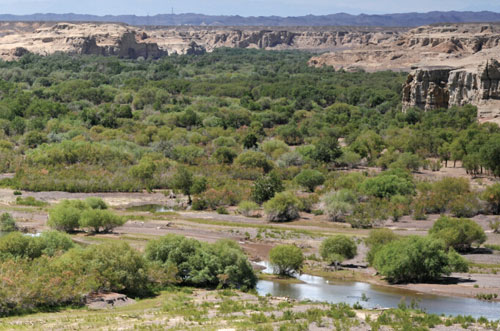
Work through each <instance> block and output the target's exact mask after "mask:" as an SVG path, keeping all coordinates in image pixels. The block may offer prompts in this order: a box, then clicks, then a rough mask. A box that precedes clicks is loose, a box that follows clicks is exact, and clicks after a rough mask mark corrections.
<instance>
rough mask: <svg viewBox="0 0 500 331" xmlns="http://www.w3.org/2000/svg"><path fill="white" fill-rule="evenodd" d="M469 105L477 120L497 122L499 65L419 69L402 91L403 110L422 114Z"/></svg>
mask: <svg viewBox="0 0 500 331" xmlns="http://www.w3.org/2000/svg"><path fill="white" fill-rule="evenodd" d="M466 104H472V105H475V106H477V107H478V116H479V118H480V119H484V120H493V121H498V120H499V119H500V63H499V62H498V60H496V59H490V60H487V61H485V62H484V63H483V64H481V65H479V66H476V67H467V68H458V69H454V68H419V69H417V70H415V71H413V72H412V73H410V75H409V76H408V80H407V81H406V84H405V86H404V87H403V109H404V110H406V109H408V108H411V107H418V108H421V109H424V110H432V109H437V108H448V107H451V106H463V105H466Z"/></svg>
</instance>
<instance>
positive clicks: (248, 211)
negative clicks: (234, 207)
mask: <svg viewBox="0 0 500 331" xmlns="http://www.w3.org/2000/svg"><path fill="white" fill-rule="evenodd" d="M257 209H259V205H258V204H256V203H255V202H253V201H242V202H240V204H239V205H238V212H239V213H240V214H242V215H243V216H245V217H252V216H254V212H255V211H256V210H257Z"/></svg>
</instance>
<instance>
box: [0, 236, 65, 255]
mask: <svg viewBox="0 0 500 331" xmlns="http://www.w3.org/2000/svg"><path fill="white" fill-rule="evenodd" d="M73 246H74V244H73V241H72V240H71V238H70V237H69V236H68V235H66V234H63V233H60V232H58V231H48V232H43V233H42V234H41V235H40V236H38V237H31V236H26V235H23V234H21V233H19V232H14V233H11V234H8V235H6V236H4V237H2V238H0V253H1V254H2V255H3V256H7V257H20V258H28V259H36V258H39V257H40V256H42V255H48V256H54V255H55V254H56V253H58V252H64V251H67V250H69V249H70V248H72V247H73Z"/></svg>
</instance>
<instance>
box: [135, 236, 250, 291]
mask: <svg viewBox="0 0 500 331" xmlns="http://www.w3.org/2000/svg"><path fill="white" fill-rule="evenodd" d="M145 254H146V258H147V259H149V260H150V261H154V262H158V263H161V264H162V265H163V267H164V268H172V267H174V268H175V269H176V270H177V272H176V276H177V277H178V278H179V279H180V281H181V284H183V285H191V286H209V287H216V286H223V287H234V288H242V289H251V288H254V287H255V285H256V283H257V277H256V276H255V273H254V271H253V268H252V266H251V264H250V263H249V262H248V259H247V257H246V256H245V254H244V253H243V251H242V250H241V248H240V247H239V246H238V245H237V244H236V243H235V242H233V241H230V240H222V241H218V242H216V243H215V244H206V243H201V242H199V241H197V240H194V239H188V238H185V237H182V236H178V235H167V236H165V237H162V238H160V239H157V240H152V241H150V242H149V243H148V245H147V246H146V252H145Z"/></svg>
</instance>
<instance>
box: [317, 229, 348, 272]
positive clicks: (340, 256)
mask: <svg viewBox="0 0 500 331" xmlns="http://www.w3.org/2000/svg"><path fill="white" fill-rule="evenodd" d="M319 251H320V254H321V257H322V258H323V260H325V261H326V262H328V263H329V264H334V265H335V269H336V268H337V266H338V264H339V263H342V262H343V261H344V260H348V259H352V258H354V257H355V256H356V254H357V246H356V243H355V242H354V240H353V239H351V238H349V237H347V236H344V235H336V236H333V237H328V238H326V239H325V240H323V242H322V243H321V246H320V249H319Z"/></svg>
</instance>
